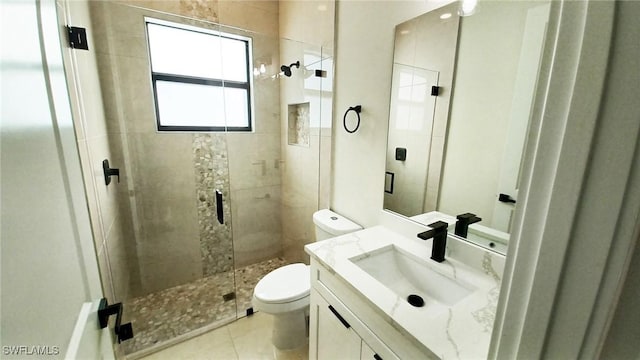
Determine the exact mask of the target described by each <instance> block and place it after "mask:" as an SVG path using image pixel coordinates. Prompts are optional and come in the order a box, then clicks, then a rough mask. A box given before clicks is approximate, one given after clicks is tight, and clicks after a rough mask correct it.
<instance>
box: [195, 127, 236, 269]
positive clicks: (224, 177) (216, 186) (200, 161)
mask: <svg viewBox="0 0 640 360" xmlns="http://www.w3.org/2000/svg"><path fill="white" fill-rule="evenodd" d="M193 161H194V169H195V175H196V195H197V198H198V225H199V226H198V227H199V230H200V253H201V257H202V271H203V275H204V276H210V275H214V274H218V273H221V272H226V271H231V270H232V269H233V242H232V238H231V236H232V232H231V228H232V225H231V222H232V219H233V218H232V217H231V216H230V214H231V208H230V204H231V201H230V198H229V161H228V154H227V142H226V139H225V136H224V135H222V134H193ZM216 190H219V191H220V192H222V198H223V219H224V220H223V222H224V223H223V224H220V223H219V222H218V219H217V206H218V204H217V203H216V195H215V192H216Z"/></svg>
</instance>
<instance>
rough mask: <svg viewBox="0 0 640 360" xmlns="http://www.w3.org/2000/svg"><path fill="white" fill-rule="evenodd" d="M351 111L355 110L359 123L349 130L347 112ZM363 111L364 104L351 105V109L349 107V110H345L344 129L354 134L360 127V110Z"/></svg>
mask: <svg viewBox="0 0 640 360" xmlns="http://www.w3.org/2000/svg"><path fill="white" fill-rule="evenodd" d="M349 111H355V112H356V115H357V116H358V124H356V127H355V128H354V129H353V130H349V128H347V114H348V113H349ZM361 111H362V106H360V105H356V106H351V107H349V109H347V111H345V113H344V116H343V117H342V125H344V129H345V130H346V131H347V132H348V133H349V134H353V133H354V132H356V131H357V130H358V128H359V127H360V112H361Z"/></svg>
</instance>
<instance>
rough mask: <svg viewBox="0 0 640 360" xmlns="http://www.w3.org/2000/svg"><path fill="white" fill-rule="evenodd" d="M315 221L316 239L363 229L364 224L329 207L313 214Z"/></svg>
mask: <svg viewBox="0 0 640 360" xmlns="http://www.w3.org/2000/svg"><path fill="white" fill-rule="evenodd" d="M313 223H314V224H316V241H320V240H325V239H329V238H332V237H336V236H340V235H343V234H347V233H350V232H354V231H358V230H361V229H362V226H360V225H358V224H356V223H354V222H353V221H351V220H349V219H347V218H345V217H344V216H342V215H338V214H336V213H334V212H333V211H331V210H329V209H322V210H318V211H316V212H315V213H314V214H313Z"/></svg>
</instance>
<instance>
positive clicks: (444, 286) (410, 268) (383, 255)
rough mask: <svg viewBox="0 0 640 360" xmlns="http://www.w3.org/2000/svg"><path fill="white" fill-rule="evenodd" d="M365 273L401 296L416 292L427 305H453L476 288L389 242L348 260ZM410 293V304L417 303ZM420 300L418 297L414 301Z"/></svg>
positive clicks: (406, 296)
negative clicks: (435, 303) (433, 303)
mask: <svg viewBox="0 0 640 360" xmlns="http://www.w3.org/2000/svg"><path fill="white" fill-rule="evenodd" d="M349 260H350V261H351V262H352V263H354V264H355V265H357V266H358V267H359V268H361V269H362V270H364V272H366V273H367V274H369V275H370V276H372V277H373V278H374V279H376V280H377V281H379V282H380V283H382V284H383V285H384V286H386V287H387V288H388V289H390V290H391V291H393V292H394V293H396V295H398V296H399V297H401V298H404V299H408V297H409V296H410V295H418V296H419V297H420V298H421V299H423V300H424V305H426V306H429V304H430V303H431V302H433V301H435V302H438V303H440V304H443V305H446V306H453V305H454V304H456V303H457V302H459V301H460V300H462V299H463V298H465V297H466V296H468V295H470V294H471V293H472V292H473V291H475V289H473V288H472V287H470V286H468V285H466V284H464V285H463V284H461V283H460V282H459V281H457V280H455V279H453V278H450V277H448V276H445V275H443V274H441V273H440V272H438V271H437V270H435V269H434V266H433V265H431V264H429V262H430V261H433V260H429V259H421V258H418V257H416V256H415V255H412V254H410V253H407V252H406V251H404V250H402V249H400V248H398V247H396V246H394V245H388V246H385V247H383V248H380V249H376V250H374V251H371V252H367V253H364V254H362V255H358V256H355V257H352V258H350V259H349ZM416 299H417V298H416V297H415V296H412V299H411V300H412V301H409V303H412V305H414V306H416V305H415V304H413V303H414V302H416ZM417 303H418V304H419V303H420V300H417Z"/></svg>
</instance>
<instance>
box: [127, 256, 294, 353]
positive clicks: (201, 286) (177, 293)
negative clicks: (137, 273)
mask: <svg viewBox="0 0 640 360" xmlns="http://www.w3.org/2000/svg"><path fill="white" fill-rule="evenodd" d="M286 264H287V261H286V260H284V259H283V258H275V259H270V260H266V261H263V262H260V263H256V264H252V265H249V266H246V267H243V268H239V269H236V270H235V274H234V273H233V272H227V273H221V274H216V275H212V276H209V277H206V278H202V279H198V280H196V281H193V282H191V283H187V284H183V285H178V286H175V287H172V288H169V289H165V290H162V291H158V292H155V293H152V294H148V295H145V296H142V297H139V298H135V299H131V300H127V301H125V303H124V306H125V312H124V314H125V318H124V319H123V320H124V321H125V322H128V321H130V322H131V323H132V325H133V330H134V334H135V336H134V337H133V339H131V340H128V341H125V342H124V343H123V344H122V346H123V350H124V353H125V354H135V353H138V352H140V351H144V350H145V349H149V348H151V347H154V346H158V345H161V344H162V343H165V342H168V341H171V340H172V339H174V338H177V337H180V336H184V335H185V334H188V333H190V332H192V331H196V330H198V329H199V328H202V327H205V326H207V325H210V324H215V323H218V322H228V321H232V320H235V319H236V318H239V317H243V316H244V315H245V314H246V309H247V308H249V307H251V298H252V296H253V288H254V287H255V286H256V284H257V283H258V280H260V279H261V278H262V277H263V276H264V275H266V274H268V273H269V272H270V271H272V270H274V269H276V268H278V267H280V266H283V265H286ZM234 291H235V301H233V300H225V299H224V298H223V296H224V295H225V294H227V293H231V292H234Z"/></svg>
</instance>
